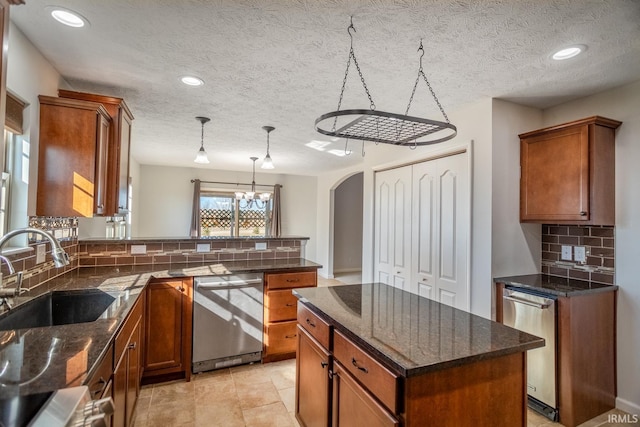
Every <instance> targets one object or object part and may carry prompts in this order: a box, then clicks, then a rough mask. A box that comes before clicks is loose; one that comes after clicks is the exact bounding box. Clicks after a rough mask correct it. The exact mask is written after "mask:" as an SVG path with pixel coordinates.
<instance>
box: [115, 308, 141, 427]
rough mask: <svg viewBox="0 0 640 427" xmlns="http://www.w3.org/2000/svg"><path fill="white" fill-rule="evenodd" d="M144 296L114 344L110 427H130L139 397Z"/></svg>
mask: <svg viewBox="0 0 640 427" xmlns="http://www.w3.org/2000/svg"><path fill="white" fill-rule="evenodd" d="M143 308H144V296H142V297H140V298H139V299H138V302H137V303H136V305H135V306H134V307H133V309H132V310H131V314H130V315H129V318H128V319H127V320H126V321H125V323H124V325H123V326H122V328H121V330H120V332H119V333H118V335H116V344H115V352H114V355H115V358H114V361H115V369H114V371H113V391H112V393H113V395H112V397H113V404H114V406H115V410H114V413H113V417H112V426H113V427H127V426H131V425H133V414H134V411H135V407H136V401H137V400H138V396H139V395H140V374H141V367H142V360H141V355H142V351H141V347H142V325H143V322H144V321H143V313H144V309H143Z"/></svg>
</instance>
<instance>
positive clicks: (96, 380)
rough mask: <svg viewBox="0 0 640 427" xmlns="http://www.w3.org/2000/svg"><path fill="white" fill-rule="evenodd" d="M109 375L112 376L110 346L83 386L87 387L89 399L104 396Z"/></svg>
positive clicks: (111, 349)
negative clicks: (89, 394)
mask: <svg viewBox="0 0 640 427" xmlns="http://www.w3.org/2000/svg"><path fill="white" fill-rule="evenodd" d="M111 374H113V346H111V345H110V346H109V349H108V350H107V352H106V353H105V356H104V359H102V361H101V362H100V365H99V366H98V368H97V369H96V371H95V372H94V373H93V375H92V376H91V378H89V380H88V381H87V382H86V384H85V385H86V386H87V387H89V393H91V399H94V400H95V399H100V398H102V396H104V394H105V391H107V387H108V386H109V382H110V381H111Z"/></svg>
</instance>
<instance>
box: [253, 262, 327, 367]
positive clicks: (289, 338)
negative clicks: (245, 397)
mask: <svg viewBox="0 0 640 427" xmlns="http://www.w3.org/2000/svg"><path fill="white" fill-rule="evenodd" d="M317 274H318V272H317V271H316V270H313V271H302V270H301V271H292V270H287V271H286V272H270V273H265V275H264V336H263V341H262V342H263V350H262V361H263V363H266V362H273V361H276V360H284V359H291V358H293V357H295V355H296V346H297V342H298V339H297V336H298V332H297V328H296V303H297V301H298V299H297V298H296V297H295V296H293V294H292V293H291V289H293V288H303V287H310V286H317V284H318V276H317Z"/></svg>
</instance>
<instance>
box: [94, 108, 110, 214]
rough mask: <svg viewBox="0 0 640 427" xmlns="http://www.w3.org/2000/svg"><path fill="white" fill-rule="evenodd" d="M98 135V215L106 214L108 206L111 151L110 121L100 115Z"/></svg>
mask: <svg viewBox="0 0 640 427" xmlns="http://www.w3.org/2000/svg"><path fill="white" fill-rule="evenodd" d="M97 120H98V123H97V125H96V127H97V129H98V135H97V136H96V172H95V184H94V185H95V198H94V203H95V207H94V212H95V213H96V214H97V215H104V214H105V213H106V204H107V160H108V150H109V121H108V119H107V118H106V117H104V116H102V115H100V114H98V115H97Z"/></svg>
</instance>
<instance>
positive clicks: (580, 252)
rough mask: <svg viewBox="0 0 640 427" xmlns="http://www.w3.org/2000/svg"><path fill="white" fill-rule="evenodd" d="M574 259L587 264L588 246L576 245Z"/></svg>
mask: <svg viewBox="0 0 640 427" xmlns="http://www.w3.org/2000/svg"><path fill="white" fill-rule="evenodd" d="M574 259H575V260H576V261H577V262H581V263H582V264H585V263H586V262H587V248H585V247H584V246H576V247H575V249H574Z"/></svg>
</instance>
